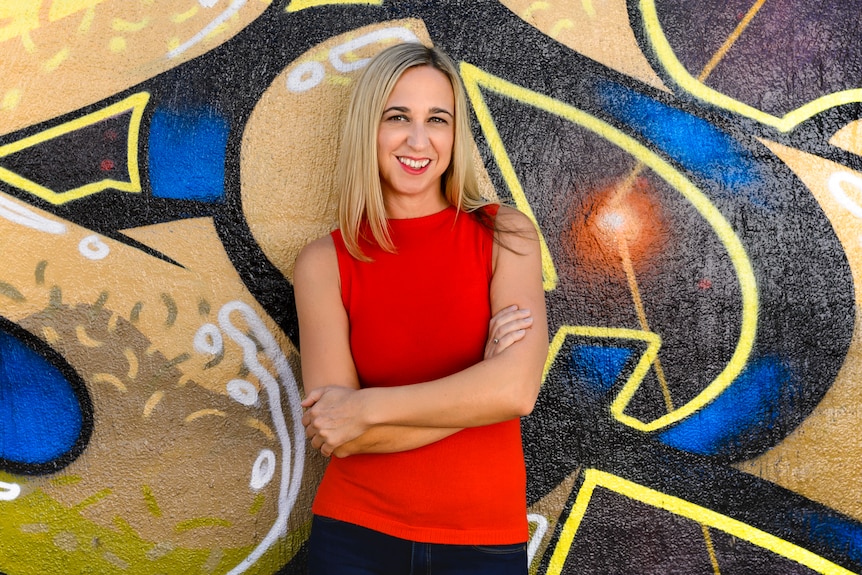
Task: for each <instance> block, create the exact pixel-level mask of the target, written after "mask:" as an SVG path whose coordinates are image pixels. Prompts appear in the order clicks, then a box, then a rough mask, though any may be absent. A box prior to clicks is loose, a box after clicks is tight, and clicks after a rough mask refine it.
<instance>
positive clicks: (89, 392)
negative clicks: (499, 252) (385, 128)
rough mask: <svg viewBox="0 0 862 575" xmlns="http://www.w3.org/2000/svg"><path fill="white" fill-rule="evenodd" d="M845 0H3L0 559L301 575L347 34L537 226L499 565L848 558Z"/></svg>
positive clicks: (350, 47) (853, 253) (852, 284)
mask: <svg viewBox="0 0 862 575" xmlns="http://www.w3.org/2000/svg"><path fill="white" fill-rule="evenodd" d="M860 29H862V1H860V0H842V1H838V0H832V1H826V2H819V3H810V2H804V1H803V0H756V1H755V0H723V1H717V0H709V1H702V2H683V1H680V0H579V1H578V0H552V1H549V2H538V1H532V0H501V1H495V0H451V1H447V2H443V1H437V2H432V1H424V0H409V1H382V0H380V1H373V0H367V1H362V0H352V1H348V0H345V1H341V2H339V1H335V0H332V1H327V0H274V1H270V0H175V1H172V2H171V1H167V0H139V1H135V2H128V1H125V0H25V1H21V2H3V3H0V246H2V247H0V573H2V574H4V575H37V574H43V573H70V574H76V573H100V574H174V573H201V574H232V575H238V574H240V573H248V574H266V575H272V574H293V573H297V574H298V573H303V572H304V567H305V541H306V539H307V537H308V531H309V524H310V511H309V508H310V504H311V500H312V497H313V494H314V490H315V487H316V484H317V483H318V481H319V479H320V477H321V474H322V471H323V469H324V466H325V464H326V462H325V461H324V460H323V459H322V458H321V457H320V456H319V455H318V454H316V453H315V452H313V451H312V450H310V449H308V448H306V446H305V442H304V436H303V432H302V426H301V423H300V422H299V415H300V413H301V411H300V407H299V402H300V399H301V397H302V394H303V391H302V382H301V380H300V378H299V374H298V351H297V350H298V346H299V345H300V342H299V341H298V335H297V325H296V316H295V311H294V305H293V296H292V287H291V278H292V271H293V261H294V259H295V257H296V255H297V253H298V251H299V249H300V248H301V247H302V246H303V245H304V244H305V243H307V242H308V241H310V240H311V239H313V238H316V237H318V236H320V235H322V234H325V233H326V232H328V231H329V230H330V229H331V227H332V225H333V221H334V205H335V203H334V202H335V200H334V197H333V193H332V182H333V177H332V166H333V157H334V154H335V151H336V149H337V146H338V133H339V129H340V124H341V118H342V117H343V112H344V104H345V101H346V98H347V96H348V94H349V93H350V90H351V88H352V84H353V82H354V81H355V79H356V77H357V75H358V74H359V73H360V71H361V70H362V68H363V67H364V66H365V65H366V63H367V61H368V58H369V57H370V56H371V55H373V54H374V53H376V52H377V51H379V50H380V49H382V48H383V47H385V46H387V45H390V44H392V43H394V42H403V41H419V42H424V43H429V44H431V43H433V44H435V45H438V46H440V47H442V48H443V49H444V50H446V51H447V52H449V53H450V54H451V55H452V56H453V58H454V59H455V60H456V61H457V63H458V65H459V67H460V72H461V75H462V77H463V79H464V82H465V85H466V87H467V90H468V96H469V102H470V105H471V110H472V114H473V136H474V140H475V157H476V161H477V163H478V164H480V165H481V168H482V170H481V171H482V179H483V186H484V189H485V191H486V193H487V194H488V195H489V196H495V197H498V198H499V199H501V200H502V201H504V202H507V203H510V204H512V205H515V206H517V207H519V208H520V209H521V210H522V211H524V212H525V213H527V214H528V215H529V216H530V217H531V218H532V219H533V220H534V221H535V223H536V224H537V226H538V229H539V230H540V231H541V239H542V252H543V258H544V259H543V264H544V265H543V270H544V283H545V289H546V295H547V303H548V311H549V321H550V327H551V332H550V333H551V338H552V339H551V342H550V343H551V347H550V354H549V357H548V361H547V364H546V369H545V374H544V381H543V387H542V391H541V394H540V397H539V401H538V404H537V406H536V409H535V411H534V413H533V414H532V415H531V416H529V417H527V418H525V419H524V420H523V422H522V431H523V436H524V444H525V455H526V460H527V468H528V474H529V481H528V492H527V499H528V506H529V516H528V518H529V521H530V525H531V539H530V544H529V560H530V569H531V573H534V574H537V575H558V574H575V573H656V574H670V573H686V574H689V573H712V574H725V575H727V574H731V573H782V574H784V573H793V574H797V573H798V574H810V573H830V574H846V573H860V572H862V496H860V493H862V491H860V487H859V485H860V482H862V438H860V437H859V435H858V433H857V429H859V428H860V425H862V402H860V399H859V398H860V397H862V336H860V330H859V327H860V324H859V320H858V319H857V300H858V296H857V294H856V285H857V284H858V283H859V282H862V235H860V230H862V222H860V220H862V34H860V32H859V30H860Z"/></svg>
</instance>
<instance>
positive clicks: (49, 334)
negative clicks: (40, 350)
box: [42, 325, 61, 344]
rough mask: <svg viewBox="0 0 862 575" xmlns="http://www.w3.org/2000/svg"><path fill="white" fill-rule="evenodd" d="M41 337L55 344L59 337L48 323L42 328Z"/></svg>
mask: <svg viewBox="0 0 862 575" xmlns="http://www.w3.org/2000/svg"><path fill="white" fill-rule="evenodd" d="M42 337H43V338H44V339H45V341H47V342H48V343H50V344H56V343H57V342H59V341H60V339H61V337H60V333H59V332H58V331H57V330H56V329H54V328H53V327H51V326H50V325H46V326H45V327H43V328H42Z"/></svg>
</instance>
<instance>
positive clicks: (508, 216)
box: [495, 206, 539, 245]
mask: <svg viewBox="0 0 862 575" xmlns="http://www.w3.org/2000/svg"><path fill="white" fill-rule="evenodd" d="M495 228H496V230H497V233H498V234H502V237H501V238H500V239H501V241H502V242H503V243H504V244H507V243H509V244H512V245H523V242H527V243H532V242H535V241H536V240H538V239H539V235H538V233H537V232H536V226H535V224H533V221H532V220H531V219H530V218H529V217H527V216H526V215H525V214H524V213H523V212H521V211H519V210H516V209H515V208H512V207H509V206H500V209H499V211H498V212H497V217H496V220H495Z"/></svg>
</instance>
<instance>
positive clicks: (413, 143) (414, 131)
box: [407, 122, 428, 150]
mask: <svg viewBox="0 0 862 575" xmlns="http://www.w3.org/2000/svg"><path fill="white" fill-rule="evenodd" d="M407 145H408V146H410V147H411V148H413V149H415V150H421V149H422V148H424V147H425V146H427V145H428V130H427V128H426V126H425V124H423V123H422V122H416V123H414V124H412V125H411V126H410V133H409V134H408V136H407Z"/></svg>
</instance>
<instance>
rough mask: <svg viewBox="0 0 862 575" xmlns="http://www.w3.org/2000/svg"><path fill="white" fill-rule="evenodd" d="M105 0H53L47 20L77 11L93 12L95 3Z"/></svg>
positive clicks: (60, 17)
mask: <svg viewBox="0 0 862 575" xmlns="http://www.w3.org/2000/svg"><path fill="white" fill-rule="evenodd" d="M105 1H106V0H53V2H51V8H50V9H49V10H48V21H49V22H56V21H57V20H62V19H63V18H67V17H69V16H71V15H73V14H76V13H78V12H85V13H86V12H94V11H95V9H96V5H98V4H101V3H102V2H105Z"/></svg>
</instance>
